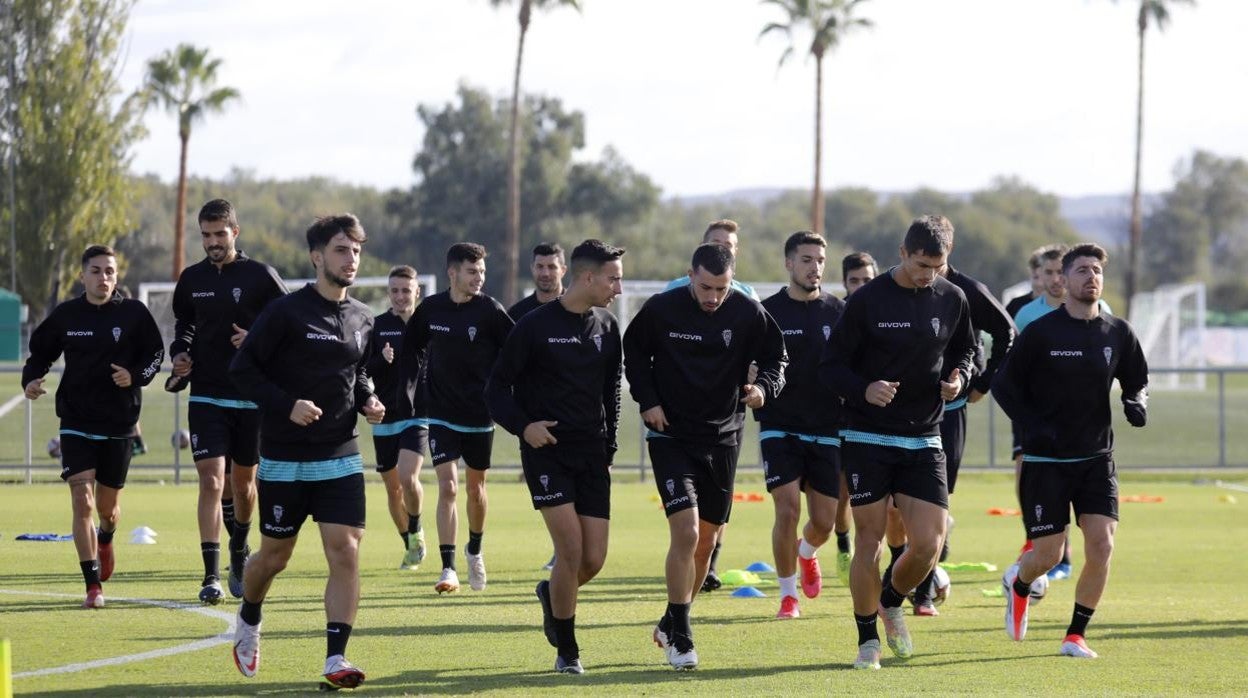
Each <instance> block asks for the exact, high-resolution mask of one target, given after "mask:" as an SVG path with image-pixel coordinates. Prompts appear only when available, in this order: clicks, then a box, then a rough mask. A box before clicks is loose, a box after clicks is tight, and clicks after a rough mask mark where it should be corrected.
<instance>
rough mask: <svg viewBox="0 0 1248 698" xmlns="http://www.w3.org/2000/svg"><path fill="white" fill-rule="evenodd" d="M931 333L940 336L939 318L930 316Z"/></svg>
mask: <svg viewBox="0 0 1248 698" xmlns="http://www.w3.org/2000/svg"><path fill="white" fill-rule="evenodd" d="M932 334H934V335H937V336H940V318H938V317H934V318H932Z"/></svg>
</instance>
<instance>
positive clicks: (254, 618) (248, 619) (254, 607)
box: [238, 596, 264, 625]
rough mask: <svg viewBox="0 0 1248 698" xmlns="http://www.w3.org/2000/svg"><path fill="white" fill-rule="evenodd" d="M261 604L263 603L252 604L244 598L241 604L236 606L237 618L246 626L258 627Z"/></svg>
mask: <svg viewBox="0 0 1248 698" xmlns="http://www.w3.org/2000/svg"><path fill="white" fill-rule="evenodd" d="M262 603H264V602H263V601H261V602H259V603H252V602H250V601H248V600H247V597H246V596H244V597H243V602H242V603H241V604H239V606H238V617H239V618H242V619H243V622H244V623H246V624H247V625H260V618H261V616H262V615H263V614H262V613H261V612H260V604H262Z"/></svg>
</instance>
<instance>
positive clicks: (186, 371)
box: [173, 351, 195, 377]
mask: <svg viewBox="0 0 1248 698" xmlns="http://www.w3.org/2000/svg"><path fill="white" fill-rule="evenodd" d="M194 363H195V362H194V361H192V360H191V354H190V352H185V351H184V352H182V353H181V354H178V355H177V356H175V357H173V375H175V376H182V377H186V376H189V375H191V365H192V364H194Z"/></svg>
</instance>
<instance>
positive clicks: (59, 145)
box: [0, 0, 142, 317]
mask: <svg viewBox="0 0 1248 698" xmlns="http://www.w3.org/2000/svg"><path fill="white" fill-rule="evenodd" d="M130 7H131V3H130V2H126V1H121V0H118V1H109V0H12V1H9V2H5V3H3V5H2V6H0V13H2V14H0V22H2V23H3V26H2V27H0V29H2V31H0V37H3V38H0V61H2V62H3V65H4V66H5V68H6V70H5V76H4V77H3V78H0V105H3V112H4V119H3V122H2V123H3V136H2V137H0V148H2V149H3V153H2V154H3V156H4V159H5V160H6V161H7V162H9V163H11V171H10V179H9V184H10V187H11V189H10V191H11V193H12V196H11V199H9V200H6V201H5V202H4V204H3V208H2V209H0V220H3V221H4V224H5V225H4V227H3V229H4V230H6V231H9V230H12V231H14V232H13V239H11V240H10V239H9V236H8V235H5V236H3V238H4V240H3V243H2V244H3V248H2V249H3V251H4V256H5V257H6V260H5V261H6V262H8V265H9V266H12V267H15V268H16V274H15V276H16V282H17V284H16V285H17V288H16V291H17V292H18V293H19V294H20V295H21V296H22V297H23V299H24V300H25V301H26V303H27V304H28V305H29V306H30V308H31V311H32V317H41V316H43V314H45V313H46V311H48V310H50V309H51V308H52V306H54V305H55V304H56V302H57V301H58V300H59V299H60V298H61V297H62V295H63V294H64V292H65V291H66V290H67V289H68V288H70V287H71V286H72V284H73V282H74V279H75V278H76V276H77V272H78V264H77V259H78V255H79V254H80V253H81V251H82V250H83V249H85V248H86V246H87V245H89V244H91V243H105V244H111V243H113V241H114V240H115V239H116V238H117V237H118V236H120V235H121V234H123V233H124V232H125V231H126V230H127V229H128V228H129V222H128V220H127V217H128V211H129V210H130V204H131V201H132V199H133V184H132V182H131V180H130V178H129V176H128V175H127V172H126V171H127V169H128V167H129V163H130V157H131V156H130V146H131V144H133V143H134V141H135V140H136V139H137V138H139V137H141V136H142V126H141V114H142V103H141V102H142V100H141V98H140V97H139V96H138V95H131V96H129V97H127V98H124V99H119V98H120V97H121V96H122V95H121V89H120V87H119V84H118V78H117V72H118V70H117V66H118V63H119V61H120V60H121V52H120V47H121V42H122V40H123V39H124V37H125V30H126V22H127V20H128V18H129V14H130ZM122 261H123V263H124V260H122Z"/></svg>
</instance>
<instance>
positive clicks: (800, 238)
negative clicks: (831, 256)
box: [784, 230, 828, 257]
mask: <svg viewBox="0 0 1248 698" xmlns="http://www.w3.org/2000/svg"><path fill="white" fill-rule="evenodd" d="M802 245H818V246H820V247H822V248H824V249H827V247H828V241H827V240H824V239H823V236H822V235H820V234H819V233H812V232H810V231H809V230H799V231H797V232H796V233H793V234H792V235H790V236H789V239H788V240H785V241H784V256H785V257H788V256H789V255H791V254H793V253H794V252H797V248H799V247H801V246H802Z"/></svg>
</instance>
